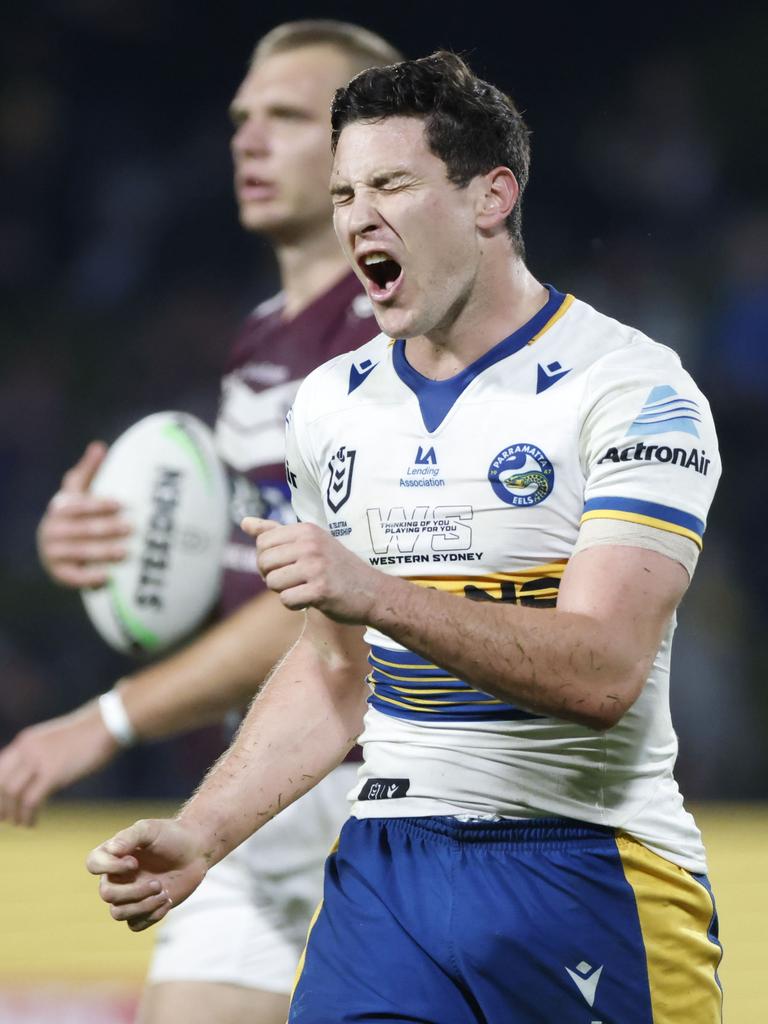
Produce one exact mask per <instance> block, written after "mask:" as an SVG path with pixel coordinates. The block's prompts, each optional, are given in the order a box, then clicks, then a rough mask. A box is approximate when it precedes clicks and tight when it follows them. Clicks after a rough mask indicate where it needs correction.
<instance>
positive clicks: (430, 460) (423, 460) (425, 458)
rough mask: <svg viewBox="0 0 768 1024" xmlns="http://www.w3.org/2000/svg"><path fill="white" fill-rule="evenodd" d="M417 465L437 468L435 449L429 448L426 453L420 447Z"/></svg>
mask: <svg viewBox="0 0 768 1024" xmlns="http://www.w3.org/2000/svg"><path fill="white" fill-rule="evenodd" d="M416 465H417V466H436V465H437V456H436V455H435V449H434V448H428V449H427V451H426V452H425V451H424V449H423V448H422V447H421V445H419V450H418V452H417V453H416Z"/></svg>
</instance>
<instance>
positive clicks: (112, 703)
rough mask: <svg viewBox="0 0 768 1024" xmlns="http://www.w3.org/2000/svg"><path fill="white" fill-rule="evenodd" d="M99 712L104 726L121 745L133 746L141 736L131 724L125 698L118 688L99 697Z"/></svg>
mask: <svg viewBox="0 0 768 1024" xmlns="http://www.w3.org/2000/svg"><path fill="white" fill-rule="evenodd" d="M99 712H100V713H101V720H102V722H103V723H104V728H105V729H106V730H107V732H108V733H109V735H110V736H111V737H112V738H113V739H114V740H116V741H117V742H118V743H119V744H120V746H121V747H132V746H133V744H134V743H135V742H136V740H137V739H138V738H139V737H138V736H137V735H136V730H135V729H134V728H133V726H132V725H131V720H130V718H129V717H128V712H127V711H126V710H125V704H123V698H122V697H121V696H120V694H119V693H118V692H117V690H108V691H107V693H102V695H101V696H100V697H99Z"/></svg>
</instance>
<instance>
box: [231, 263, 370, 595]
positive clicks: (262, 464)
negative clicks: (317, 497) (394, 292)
mask: <svg viewBox="0 0 768 1024" xmlns="http://www.w3.org/2000/svg"><path fill="white" fill-rule="evenodd" d="M282 309H283V302H282V296H281V295H276V296H275V297H274V298H273V299H269V300H268V301H267V302H264V303H262V305H260V306H258V307H257V308H256V309H255V310H254V312H253V313H251V315H250V316H249V317H248V318H247V319H246V321H245V323H244V324H243V326H242V328H241V329H240V332H239V333H238V335H237V337H236V338H235V342H234V345H233V347H232V351H231V352H230V356H229V359H228V361H227V364H226V366H225V371H224V378H223V381H222V388H221V404H220V407H219V414H218V418H217V420H216V444H217V448H218V451H219V454H220V455H221V457H222V459H223V460H224V463H225V465H226V466H227V469H228V471H229V475H230V481H231V488H232V500H231V510H232V521H233V531H232V537H231V539H230V543H229V545H228V547H227V550H226V553H225V564H224V579H223V587H222V597H221V605H220V609H221V613H222V614H223V615H228V614H230V613H231V612H233V611H234V610H235V609H236V608H238V607H239V606H240V605H241V604H243V603H244V602H245V601H247V600H248V599H249V598H251V597H253V596H254V595H255V594H257V593H258V592H259V591H260V590H262V589H263V586H264V585H263V583H262V581H261V577H260V576H259V575H258V572H257V569H256V551H255V548H254V544H253V541H252V540H250V539H249V538H248V537H246V536H245V534H244V533H243V532H242V531H241V530H240V528H239V523H240V520H241V519H242V518H243V516H260V517H262V518H267V519H276V520H278V521H279V522H293V521H294V519H295V517H294V515H293V512H292V510H291V503H290V496H289V491H288V486H287V484H286V480H285V416H286V413H287V412H288V410H289V408H290V407H291V405H292V403H293V399H294V396H295V394H296V391H297V390H298V387H299V385H300V384H301V382H302V380H303V379H304V377H306V375H307V374H308V373H309V372H310V371H311V370H314V369H315V367H317V366H319V365H320V364H321V363H324V362H326V361H327V360H328V359H331V358H333V356H336V355H339V354H340V353H342V352H349V351H351V350H352V349H355V348H358V347H359V346H360V345H363V344H364V343H365V342H366V341H370V340H371V338H373V337H374V336H375V335H376V334H378V333H379V328H378V325H377V324H376V321H375V319H374V317H373V312H372V310H371V304H370V302H369V300H368V298H367V296H366V295H365V293H364V292H363V291H362V288H361V286H360V283H359V282H358V280H357V278H356V277H355V275H354V274H352V273H350V274H348V275H347V276H346V277H344V278H343V279H342V280H341V281H339V283H338V284H336V285H334V286H333V287H332V288H330V289H329V290H328V291H327V292H324V293H323V294H322V295H320V296H319V297H318V298H317V299H315V301H314V302H313V303H312V304H311V305H310V306H308V307H307V308H306V309H304V310H303V311H302V312H301V313H299V315H298V316H297V317H295V318H294V319H293V320H284V319H283V318H282Z"/></svg>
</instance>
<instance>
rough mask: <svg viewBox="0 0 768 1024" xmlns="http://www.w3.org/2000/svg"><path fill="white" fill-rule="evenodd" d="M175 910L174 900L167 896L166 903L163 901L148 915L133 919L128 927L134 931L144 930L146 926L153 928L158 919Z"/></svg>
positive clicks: (160, 919)
mask: <svg viewBox="0 0 768 1024" xmlns="http://www.w3.org/2000/svg"><path fill="white" fill-rule="evenodd" d="M171 910H173V901H172V900H171V898H170V896H166V899H165V903H163V904H162V905H161V906H160V907H158V909H157V910H155V911H153V912H152V913H151V914H148V915H147V916H146V917H139V918H135V919H134V920H133V921H129V922H128V927H129V928H130V929H131V931H132V932H143V931H144V929H145V928H151V927H152V925H153V924H157V923H158V921H162V920H163V918H164V917H165V915H166V914H167V913H168V912H169V911H171Z"/></svg>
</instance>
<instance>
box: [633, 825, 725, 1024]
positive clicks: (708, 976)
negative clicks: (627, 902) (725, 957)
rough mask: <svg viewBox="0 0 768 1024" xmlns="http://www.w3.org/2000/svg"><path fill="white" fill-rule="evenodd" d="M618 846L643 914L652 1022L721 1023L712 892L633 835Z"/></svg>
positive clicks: (721, 997) (642, 921) (717, 953)
mask: <svg viewBox="0 0 768 1024" xmlns="http://www.w3.org/2000/svg"><path fill="white" fill-rule="evenodd" d="M616 845H617V847H618V850H619V856H620V857H621V863H622V866H623V868H624V877H625V878H626V880H627V882H628V883H629V885H630V886H631V887H632V889H633V891H634V894H635V901H636V903H637V912H638V916H639V918H640V930H641V931H642V934H643V944H644V946H645V956H646V961H647V964H648V983H649V988H650V994H651V1008H652V1011H653V1024H721V1022H722V1015H723V1005H722V1004H723V995H722V991H721V989H720V985H719V984H718V980H717V968H718V965H719V963H720V958H721V956H722V950H721V949H720V946H719V945H717V944H716V943H715V942H713V941H712V939H710V937H709V935H708V934H707V933H708V931H709V925H710V922H711V920H712V916H713V914H714V906H713V903H712V897H711V896H710V894H709V893H708V892H707V890H706V889H705V888H704V886H703V885H702V884H701V883H700V882H698V881H696V879H695V878H693V877H692V876H691V875H690V874H689V873H688V872H687V871H686V870H685V869H684V868H681V867H679V866H678V865H677V864H673V863H672V862H671V861H668V860H665V859H664V858H663V857H660V856H659V855H658V854H656V853H653V851H651V850H649V849H648V848H647V847H645V846H643V845H642V843H639V842H637V840H636V839H632V838H631V837H630V836H625V835H619V836H617V837H616Z"/></svg>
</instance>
